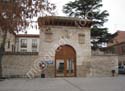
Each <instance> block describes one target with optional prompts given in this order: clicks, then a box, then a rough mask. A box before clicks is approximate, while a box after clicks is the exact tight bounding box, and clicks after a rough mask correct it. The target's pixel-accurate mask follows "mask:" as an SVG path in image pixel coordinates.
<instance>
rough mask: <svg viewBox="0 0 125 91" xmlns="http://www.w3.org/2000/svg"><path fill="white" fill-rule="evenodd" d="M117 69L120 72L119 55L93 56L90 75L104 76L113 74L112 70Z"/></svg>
mask: <svg viewBox="0 0 125 91" xmlns="http://www.w3.org/2000/svg"><path fill="white" fill-rule="evenodd" d="M113 69H115V70H116V74H117V73H118V56H108V55H107V56H92V57H91V68H90V71H91V72H90V76H96V77H103V76H112V73H111V71H112V70H113Z"/></svg>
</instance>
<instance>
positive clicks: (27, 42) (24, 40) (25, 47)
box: [16, 34, 39, 52]
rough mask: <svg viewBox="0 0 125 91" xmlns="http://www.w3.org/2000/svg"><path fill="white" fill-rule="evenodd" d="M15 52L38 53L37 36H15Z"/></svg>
mask: <svg viewBox="0 0 125 91" xmlns="http://www.w3.org/2000/svg"><path fill="white" fill-rule="evenodd" d="M16 52H39V35H33V34H17V35H16Z"/></svg>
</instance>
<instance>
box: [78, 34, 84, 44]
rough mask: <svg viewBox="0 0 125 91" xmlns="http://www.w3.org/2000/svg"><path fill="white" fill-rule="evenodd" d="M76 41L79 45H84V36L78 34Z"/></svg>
mask: <svg viewBox="0 0 125 91" xmlns="http://www.w3.org/2000/svg"><path fill="white" fill-rule="evenodd" d="M78 40H79V43H80V44H84V43H85V35H84V34H79V35H78Z"/></svg>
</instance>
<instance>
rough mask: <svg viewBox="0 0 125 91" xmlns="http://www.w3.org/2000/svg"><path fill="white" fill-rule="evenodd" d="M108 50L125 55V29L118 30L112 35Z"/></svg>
mask: <svg viewBox="0 0 125 91" xmlns="http://www.w3.org/2000/svg"><path fill="white" fill-rule="evenodd" d="M106 51H107V52H108V53H113V54H117V55H125V31H117V32H116V33H114V34H113V35H112V38H111V39H110V40H109V42H108V47H107V49H106Z"/></svg>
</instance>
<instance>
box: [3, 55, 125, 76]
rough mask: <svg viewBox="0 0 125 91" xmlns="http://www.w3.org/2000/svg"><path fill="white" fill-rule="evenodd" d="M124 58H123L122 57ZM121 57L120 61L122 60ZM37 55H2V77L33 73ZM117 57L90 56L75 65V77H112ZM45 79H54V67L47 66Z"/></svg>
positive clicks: (37, 74) (36, 74)
mask: <svg viewBox="0 0 125 91" xmlns="http://www.w3.org/2000/svg"><path fill="white" fill-rule="evenodd" d="M124 57H125V56H124ZM124 57H121V59H124ZM38 58H39V56H38V55H26V54H25V55H9V54H8V55H4V57H3V60H2V68H3V76H4V77H26V74H27V72H29V71H31V70H32V71H33V72H35V71H34V70H33V65H34V61H36V59H38ZM117 67H118V56H111V55H110V56H108V55H107V56H92V57H91V59H89V61H83V63H82V65H77V77H104V76H112V74H111V70H112V69H115V70H116V72H117V71H118V69H117ZM40 74H41V72H38V73H35V75H34V76H35V77H40ZM45 75H46V77H47V78H49V77H51V78H52V77H55V65H54V63H53V64H49V65H48V68H47V69H46V71H45Z"/></svg>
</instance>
